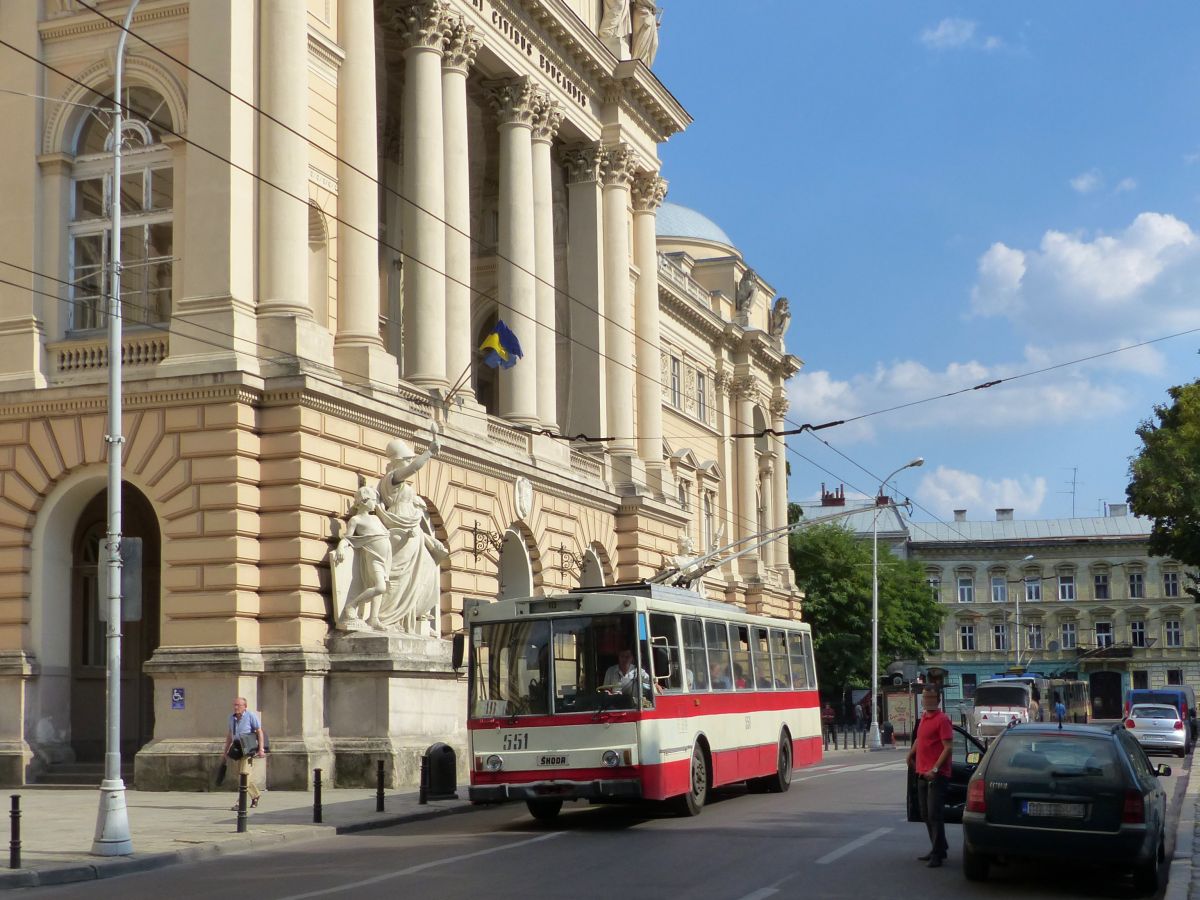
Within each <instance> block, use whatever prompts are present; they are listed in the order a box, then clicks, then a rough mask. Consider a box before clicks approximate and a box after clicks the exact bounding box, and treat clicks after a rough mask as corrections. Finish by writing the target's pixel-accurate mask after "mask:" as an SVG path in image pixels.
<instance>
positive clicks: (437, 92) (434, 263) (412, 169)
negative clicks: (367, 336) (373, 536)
mask: <svg viewBox="0 0 1200 900" xmlns="http://www.w3.org/2000/svg"><path fill="white" fill-rule="evenodd" d="M446 10H447V4H446V3H445V0H418V2H415V3H408V4H406V5H404V6H401V7H399V8H398V9H396V10H395V11H394V12H393V14H392V19H391V22H390V25H391V27H392V28H393V29H394V30H395V31H396V33H397V34H398V35H399V37H400V40H401V42H402V43H403V44H404V47H405V50H404V106H403V116H404V149H403V153H404V173H403V185H402V187H401V193H402V194H403V195H404V197H405V201H403V215H402V225H401V230H402V238H403V240H402V247H403V250H404V311H403V315H402V318H403V321H404V348H403V356H404V372H403V374H404V378H405V379H406V380H407V381H410V382H412V383H413V384H415V385H417V386H418V387H422V388H427V389H428V388H445V387H448V383H447V380H446V378H447V376H446V365H445V363H446V276H445V274H444V273H445V271H446V226H445V222H444V219H445V214H446V205H445V198H446V180H445V157H444V152H443V141H442V137H443V125H442V45H443V42H444V40H445V28H446V25H447V20H446V15H447V13H446Z"/></svg>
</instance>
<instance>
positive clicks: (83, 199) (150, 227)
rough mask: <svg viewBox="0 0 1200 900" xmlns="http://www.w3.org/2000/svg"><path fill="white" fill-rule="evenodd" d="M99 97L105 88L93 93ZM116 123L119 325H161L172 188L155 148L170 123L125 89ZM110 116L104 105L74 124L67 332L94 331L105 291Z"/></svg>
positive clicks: (167, 300) (149, 98)
mask: <svg viewBox="0 0 1200 900" xmlns="http://www.w3.org/2000/svg"><path fill="white" fill-rule="evenodd" d="M97 90H98V91H102V92H107V91H109V90H111V87H100V88H98V89H97ZM123 94H124V96H122V97H121V101H122V103H123V104H124V105H125V118H124V119H123V121H122V127H121V136H122V145H121V146H122V156H121V163H122V167H121V168H122V171H121V185H120V191H119V195H120V198H121V216H122V218H121V304H122V316H123V318H124V319H125V321H126V322H129V323H141V324H149V323H155V322H165V321H167V319H169V318H170V315H171V287H172V281H173V278H172V268H173V263H174V259H173V254H174V224H173V219H174V216H173V209H174V205H175V180H174V171H173V169H172V167H171V150H170V148H169V147H167V146H166V145H165V144H163V143H162V138H163V135H164V134H166V133H167V129H170V128H171V116H170V112H169V110H168V109H167V104H166V102H165V101H164V100H163V98H162V96H161V95H159V94H158V93H156V92H155V91H153V90H151V89H150V88H147V87H141V86H133V87H129V88H127V89H126V90H125V91H124V92H123ZM112 125H113V116H112V110H111V109H110V108H107V107H106V105H105V101H103V100H99V101H98V103H97V106H95V107H94V108H93V109H91V110H90V111H88V112H87V113H86V114H85V115H84V116H83V118H82V119H81V121H80V123H79V126H78V132H77V133H76V138H75V141H74V142H73V145H72V146H73V149H74V153H75V165H74V167H73V171H72V183H71V193H70V224H69V225H68V233H69V245H70V246H69V254H70V256H69V259H70V282H71V310H72V315H71V320H70V326H69V327H70V329H72V330H75V331H79V330H84V329H89V328H102V327H104V325H105V317H106V316H107V315H108V297H109V296H110V294H111V285H112V249H113V243H112V218H111V215H112V196H113V185H112V168H113V167H112V150H113V134H112Z"/></svg>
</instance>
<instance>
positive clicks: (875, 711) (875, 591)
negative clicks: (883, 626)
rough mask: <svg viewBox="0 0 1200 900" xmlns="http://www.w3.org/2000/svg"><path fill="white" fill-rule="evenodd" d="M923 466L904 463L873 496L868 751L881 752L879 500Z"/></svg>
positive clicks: (915, 462) (920, 460)
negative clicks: (903, 474)
mask: <svg viewBox="0 0 1200 900" xmlns="http://www.w3.org/2000/svg"><path fill="white" fill-rule="evenodd" d="M923 465H925V459H924V457H920V456H918V457H917V458H916V459H914V460H912V461H910V462H906V463H905V464H904V465H902V466H901V467H900V468H898V469H897V470H896V471H895V472H892V473H891V474H890V475H888V477H887V478H885V479H883V481H881V482H880V483H879V493H878V494H877V495H876V496H875V514H874V515H873V516H872V517H871V732H870V736H869V737H868V739H867V747H868V749H870V750H882V749H883V742H882V741H881V740H880V739H879V697H878V693H879V498H880V497H882V496H883V490H884V488H886V487H887V483H888V482H889V481H891V480H892V479H893V478H895V477H896V476H897V475H899V474H900V473H901V472H903V471H904V470H905V469H915V468H916V467H917V466H923Z"/></svg>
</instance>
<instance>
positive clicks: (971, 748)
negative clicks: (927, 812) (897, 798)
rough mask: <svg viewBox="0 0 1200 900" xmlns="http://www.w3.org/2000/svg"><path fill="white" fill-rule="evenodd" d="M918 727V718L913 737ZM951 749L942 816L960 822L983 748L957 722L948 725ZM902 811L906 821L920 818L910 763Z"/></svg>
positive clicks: (914, 774)
mask: <svg viewBox="0 0 1200 900" xmlns="http://www.w3.org/2000/svg"><path fill="white" fill-rule="evenodd" d="M920 727H921V723H920V720H918V721H917V725H916V728H914V729H913V740H914V741H915V740H916V739H917V735H916V732H917V730H919V729H920ZM952 727H953V729H954V735H953V742H954V743H953V750H952V752H951V756H950V783H949V784H948V785H947V786H946V799H945V805H944V809H943V816H944V817H945V820H946V821H947V822H961V821H962V815H963V809H964V808H965V807H966V805H967V782H968V781H970V780H971V776H972V775H974V774H975V770H976V769H977V768H979V761H980V760H981V759H983V753H984V750H985V749H986V748H985V747H984V746H983V744H981V743H980V742H979V741H977V740H976V739H975V738H973V737H972V736H971V735H969V734H967V732H966V731H965V730H964V729H962V728H959V727H958V726H957V725H954V726H952ZM905 806H906V811H907V815H908V821H910V822H921V821H923V820H922V818H921V807H920V803H919V802H918V800H917V774H916V771H915V770H914V769H913V768H912V766H909V767H908V782H907V791H906V803H905Z"/></svg>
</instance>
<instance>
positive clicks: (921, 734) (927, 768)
mask: <svg viewBox="0 0 1200 900" xmlns="http://www.w3.org/2000/svg"><path fill="white" fill-rule="evenodd" d="M940 700H941V696H940V694H939V693H938V689H937V687H936V686H935V685H927V686H926V687H925V690H924V691H922V692H921V704H922V706H923V707H924V710H925V711H924V714H923V715H922V716H921V721H920V724H919V727H918V728H917V736H916V740H914V741H913V745H912V747H911V748H909V751H908V765H909V768H914V769H915V770H916V776H917V802H918V804H919V805H920V808H921V818H922V819H924V820H925V830H926V831H928V832H929V852H928V853H926V854H924V855H922V856H918V857H917V859H919V860H921V861H922V862H925V863H926V864H927V865H928V866H929V868H931V869H936V868H938V867H939V866H941V864H942V861H943V860H944V859H945V858H946V851H947V849H948V845H947V844H946V822H945V818H944V816H945V802H946V786H947V785H948V784H949V783H950V755H951V753H952V752H953V747H954V727H953V726H952V725H951V724H950V717H949V716H947V715H946V714H945V713H944V712H942V710H941V709H939V702H940Z"/></svg>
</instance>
